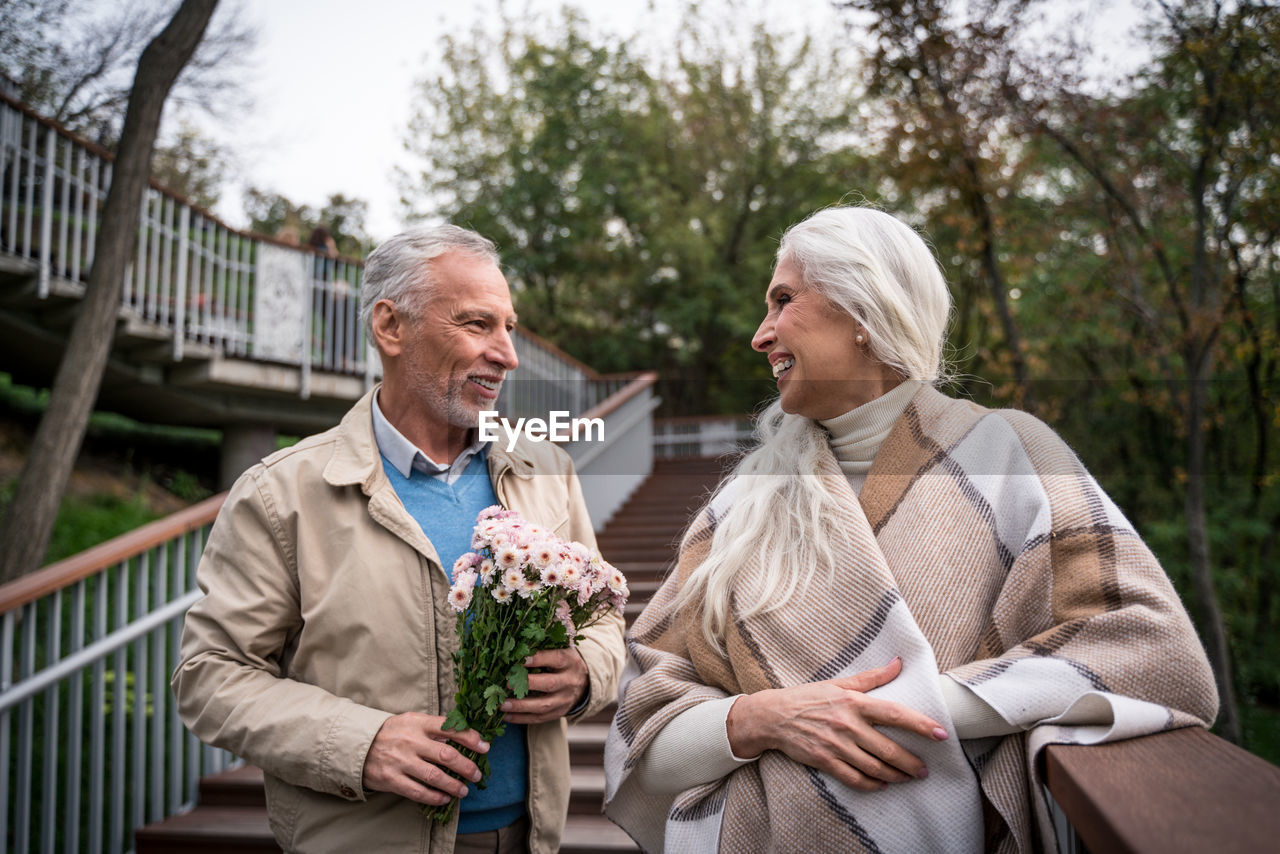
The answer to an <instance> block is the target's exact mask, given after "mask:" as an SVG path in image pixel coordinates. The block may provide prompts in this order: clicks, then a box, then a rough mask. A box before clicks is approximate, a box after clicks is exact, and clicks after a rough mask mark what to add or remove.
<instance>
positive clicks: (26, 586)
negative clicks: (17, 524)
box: [0, 492, 227, 614]
mask: <svg viewBox="0 0 1280 854" xmlns="http://www.w3.org/2000/svg"><path fill="white" fill-rule="evenodd" d="M226 499H227V493H225V492H223V493H220V494H218V495H215V496H213V497H212V498H206V499H205V500H204V501H201V502H199V503H198V504H193V505H191V506H190V507H187V508H185V509H183V510H179V511H178V512H177V513H174V514H172V515H170V516H166V517H164V518H163V519H157V520H156V521H154V522H149V523H147V524H146V525H143V526H142V527H141V528H136V529H134V530H132V531H129V532H127V533H124V534H121V535H120V536H118V537H115V538H113V539H110V540H107V541H106V542H105V543H99V544H98V545H96V546H93V547H92V548H89V549H86V550H84V551H82V552H80V553H79V554H75V555H72V556H71V557H69V558H65V559H63V560H60V561H58V562H56V563H51V564H49V565H48V566H46V567H43V568H41V569H37V570H36V571H35V572H32V573H29V574H27V575H24V576H23V577H22V578H19V579H17V580H15V581H10V582H9V583H8V584H5V585H3V586H0V614H4V613H6V612H8V611H12V610H13V609H14V608H20V607H22V606H23V605H25V604H27V603H28V602H34V601H35V600H36V599H39V598H40V597H41V596H47V595H48V594H50V593H52V592H54V591H55V590H61V589H62V588H64V587H69V586H70V585H72V584H75V583H76V582H77V581H79V580H80V579H82V578H88V577H89V576H91V575H93V574H95V573H97V572H100V571H102V570H103V569H106V568H107V567H109V566H114V565H115V564H117V563H120V562H121V561H125V560H128V559H129V558H131V557H135V556H137V555H140V554H142V553H143V552H145V551H146V550H147V549H151V548H155V547H156V546H158V545H160V544H161V543H165V542H168V541H169V540H172V539H174V538H175V537H180V536H182V535H183V534H185V533H187V532H188V531H194V530H195V529H197V528H202V527H204V526H205V525H208V524H210V523H212V522H213V520H214V519H215V518H217V516H218V511H219V510H220V509H221V508H222V502H224V501H226Z"/></svg>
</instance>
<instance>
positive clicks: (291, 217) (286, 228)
mask: <svg viewBox="0 0 1280 854" xmlns="http://www.w3.org/2000/svg"><path fill="white" fill-rule="evenodd" d="M244 212H245V215H246V216H247V217H249V230H250V231H256V232H259V233H261V234H270V235H274V236H276V237H278V238H281V239H283V240H285V241H287V242H291V243H297V244H306V243H307V242H308V241H309V240H310V239H311V238H312V236H313V235H315V234H316V230H317V229H324V230H326V231H328V232H329V234H330V236H332V237H333V240H334V244H335V247H336V249H337V252H338V254H340V255H345V256H346V257H348V258H363V257H364V256H365V255H367V254H369V252H370V251H372V249H373V241H372V239H371V238H370V237H369V234H368V232H367V231H366V230H365V219H366V218H367V217H368V215H369V203H368V202H365V201H363V200H361V199H354V198H349V197H347V196H345V195H343V194H342V193H334V194H332V195H331V196H329V198H328V199H327V200H326V201H325V203H324V204H323V205H321V206H320V208H319V209H316V208H313V207H311V206H310V205H306V204H303V205H299V204H295V203H294V202H293V201H292V200H291V199H289V198H288V197H286V196H282V195H280V194H279V193H275V192H271V191H269V190H263V189H260V188H257V187H250V188H249V190H248V192H247V193H246V194H245V198H244ZM321 248H323V247H321Z"/></svg>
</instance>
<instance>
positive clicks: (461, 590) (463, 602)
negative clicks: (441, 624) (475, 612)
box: [449, 587, 471, 614]
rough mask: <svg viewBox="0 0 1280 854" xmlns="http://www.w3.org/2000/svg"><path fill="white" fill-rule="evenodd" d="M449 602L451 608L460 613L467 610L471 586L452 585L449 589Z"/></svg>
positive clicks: (469, 602)
mask: <svg viewBox="0 0 1280 854" xmlns="http://www.w3.org/2000/svg"><path fill="white" fill-rule="evenodd" d="M449 604H450V605H452V606H453V610H455V611H457V612H458V613H459V614H461V613H462V612H463V611H465V610H467V606H468V605H470V604H471V588H470V587H452V588H450V589H449Z"/></svg>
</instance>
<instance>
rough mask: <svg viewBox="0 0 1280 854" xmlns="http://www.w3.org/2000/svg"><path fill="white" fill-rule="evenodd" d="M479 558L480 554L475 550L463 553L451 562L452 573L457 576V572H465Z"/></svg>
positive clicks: (476, 562) (478, 560) (477, 561)
mask: <svg viewBox="0 0 1280 854" xmlns="http://www.w3.org/2000/svg"><path fill="white" fill-rule="evenodd" d="M480 560H481V558H480V555H478V554H476V553H475V552H467V553H466V554H464V555H460V556H459V557H458V559H457V560H455V561H454V562H453V575H454V576H455V577H457V575H458V573H460V572H466V571H467V570H468V569H471V568H472V567H473V566H475V565H476V564H478V563H479V562H480Z"/></svg>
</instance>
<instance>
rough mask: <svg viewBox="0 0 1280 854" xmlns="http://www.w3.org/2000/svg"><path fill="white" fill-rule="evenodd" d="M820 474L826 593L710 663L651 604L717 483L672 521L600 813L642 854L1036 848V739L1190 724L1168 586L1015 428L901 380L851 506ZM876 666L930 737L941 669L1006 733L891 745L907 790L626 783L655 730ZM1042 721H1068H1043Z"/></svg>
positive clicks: (1088, 491)
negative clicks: (731, 702) (693, 508)
mask: <svg viewBox="0 0 1280 854" xmlns="http://www.w3.org/2000/svg"><path fill="white" fill-rule="evenodd" d="M820 469H821V470H820V471H818V472H815V473H814V475H813V476H816V477H821V478H823V479H824V481H825V485H826V487H827V488H828V489H829V490H831V491H832V492H833V493H835V494H837V495H838V496H840V497H842V498H844V499H845V500H844V501H842V502H841V504H842V512H841V513H840V514H839V517H838V518H833V519H830V520H829V524H830V525H831V530H832V534H833V538H834V543H835V546H836V551H837V554H838V555H839V557H838V565H837V566H836V567H833V568H832V569H833V570H834V577H835V579H836V580H835V583H834V586H833V587H827V586H826V585H825V583H824V584H822V585H815V587H816V588H817V589H809V590H804V591H799V593H798V595H796V596H795V597H793V598H792V599H791V600H789V601H788V602H787V603H786V604H785V605H784V606H783V607H782V608H780V609H778V610H775V611H772V612H770V613H768V614H761V615H756V616H755V617H752V618H750V619H748V620H745V621H744V620H741V619H739V620H737V621H735V623H734V625H733V626H732V627H731V629H730V631H729V636H728V637H727V638H726V641H725V647H726V654H725V655H721V654H719V653H717V652H716V651H715V650H714V649H713V648H712V647H711V646H710V645H709V644H707V643H706V641H705V639H704V638H703V636H702V632H701V623H700V615H698V614H696V613H694V612H692V611H690V612H680V613H677V612H675V610H674V609H673V607H672V605H673V602H674V600H675V597H676V594H677V592H678V591H679V588H680V585H681V584H682V583H683V582H684V581H685V580H686V579H687V578H688V576H689V574H690V573H691V572H692V571H693V570H694V568H696V567H697V566H698V565H699V564H700V563H701V561H702V560H703V559H704V558H705V557H706V555H707V553H708V551H709V549H710V545H711V541H712V538H713V537H714V536H715V532H716V521H717V511H719V514H720V518H722V517H723V513H724V512H726V508H725V507H724V506H723V505H724V504H726V503H731V497H732V492H731V491H730V492H729V493H728V499H729V500H728V501H727V502H726V501H717V502H716V504H715V505H713V506H711V507H708V508H706V509H704V510H703V511H702V513H701V514H700V515H699V516H698V517H697V518H696V519H695V520H694V522H693V524H692V525H691V526H690V528H689V530H688V532H687V533H686V534H685V538H684V541H683V543H682V545H681V551H680V557H679V561H678V563H677V566H676V570H675V572H673V573H672V574H671V575H670V576H669V577H668V579H667V581H666V582H665V583H664V584H663V585H662V587H661V589H660V590H659V591H658V593H657V594H656V596H655V597H654V599H653V601H652V603H651V604H650V605H649V606H648V607H647V608H646V609H645V612H644V613H643V614H642V615H641V616H640V618H639V619H638V620H637V621H636V624H635V626H634V627H633V629H632V630H631V632H630V633H629V635H628V648H629V653H630V656H629V663H628V672H627V673H626V674H625V675H624V689H623V693H622V697H621V699H620V703H619V709H618V714H617V716H616V717H615V719H614V722H613V726H612V727H611V730H610V733H609V740H608V744H607V746H606V754H605V766H606V774H607V786H606V792H605V803H606V810H605V811H606V813H607V814H608V815H609V816H610V817H611V818H612V819H613V820H614V821H616V822H617V823H618V824H620V825H621V826H622V827H624V828H625V829H626V830H627V831H628V832H630V833H631V835H632V836H633V837H634V838H635V839H636V840H637V841H638V842H639V843H640V844H641V845H642V846H643V847H644V848H645V849H646V850H649V851H660V850H666V851H668V852H685V851H696V852H701V851H715V850H719V851H731V852H747V851H750V852H758V851H795V852H802V851H803V852H814V851H868V852H877V851H879V852H900V851H901V852H917V851H976V850H980V849H985V850H993V851H1001V852H1006V851H1007V852H1013V851H1019V852H1027V851H1032V850H1037V849H1038V848H1040V847H1044V848H1047V849H1050V850H1052V849H1053V847H1054V843H1053V841H1052V834H1051V832H1050V831H1049V829H1048V826H1047V825H1048V822H1047V817H1046V815H1045V813H1044V809H1043V799H1042V798H1041V797H1039V795H1038V790H1037V788H1036V786H1035V784H1034V783H1033V779H1034V773H1035V772H1034V762H1033V760H1034V757H1035V755H1036V753H1037V751H1038V750H1039V749H1040V748H1041V747H1042V746H1044V745H1045V744H1048V743H1052V742H1074V743H1098V742H1102V741H1108V740H1114V739H1119V738H1127V737H1131V736H1136V735H1141V734H1145V733H1151V732H1157V731H1160V730H1164V729H1170V728H1175V727H1180V726H1187V725H1194V724H1200V725H1204V724H1205V723H1207V722H1208V721H1210V720H1212V718H1213V716H1214V714H1215V712H1216V705H1217V696H1216V691H1215V688H1214V683H1213V678H1212V674H1211V671H1210V669H1209V665H1208V662H1207V660H1206V658H1205V655H1204V651H1203V649H1202V647H1201V645H1200V643H1199V640H1198V639H1197V637H1196V634H1195V631H1194V629H1193V628H1192V626H1191V623H1190V620H1189V619H1188V618H1187V615H1186V612H1185V610H1184V609H1183V607H1182V605H1181V603H1180V602H1179V600H1178V597H1177V594H1176V593H1175V592H1174V590H1173V588H1172V586H1171V585H1170V583H1169V580H1168V578H1167V577H1166V576H1165V574H1164V572H1163V571H1162V570H1161V568H1160V566H1159V564H1158V563H1157V562H1156V560H1155V558H1154V556H1153V555H1152V554H1151V552H1150V551H1149V550H1148V549H1147V547H1146V546H1145V545H1144V544H1143V543H1142V541H1141V540H1140V539H1139V537H1138V535H1137V534H1136V533H1135V531H1134V530H1133V527H1132V526H1131V525H1130V524H1129V522H1128V521H1127V520H1126V519H1125V518H1124V516H1123V515H1122V514H1121V513H1120V511H1119V510H1118V509H1117V508H1116V507H1115V505H1114V504H1113V503H1112V502H1111V500H1110V499H1109V498H1108V497H1107V496H1106V495H1105V494H1104V493H1103V491H1102V490H1101V489H1100V488H1099V486H1098V485H1097V483H1096V482H1095V481H1094V479H1093V478H1092V477H1091V476H1090V475H1089V474H1088V473H1087V472H1086V471H1085V470H1084V468H1083V466H1082V465H1081V464H1080V462H1079V460H1078V459H1077V458H1076V456H1075V455H1074V454H1073V453H1072V452H1071V451H1070V449H1069V448H1067V447H1066V445H1065V444H1064V443H1063V442H1062V441H1061V439H1059V438H1058V437H1057V436H1056V435H1055V434H1054V433H1053V431H1051V430H1050V429H1049V428H1047V427H1046V426H1044V424H1042V423H1041V422H1039V421H1037V420H1036V419H1035V418H1033V417H1031V416H1029V415H1026V414H1024V413H1019V412H1014V411H990V410H986V409H983V408H981V407H979V406H976V405H973V404H971V403H967V402H963V401H956V400H952V399H950V398H947V397H945V396H944V395H942V394H940V393H938V392H937V391H935V390H933V389H931V388H928V387H924V388H922V389H921V390H920V391H919V392H918V393H917V394H916V395H915V397H914V398H913V399H912V402H911V404H910V405H909V406H908V407H907V409H906V410H905V412H904V413H903V414H902V416H901V417H900V418H899V419H898V421H897V423H896V424H895V425H894V427H893V430H892V431H891V433H890V434H889V436H888V438H887V439H886V440H885V442H884V444H883V445H882V446H881V449H880V452H879V454H878V455H877V457H876V459H875V462H874V464H873V466H872V469H871V471H870V473H869V475H868V477H867V480H866V483H865V485H864V487H863V490H862V493H861V500H859V497H858V496H855V495H854V494H853V492H852V490H851V489H850V487H849V485H848V482H847V481H846V479H845V477H844V475H843V474H842V473H841V472H840V469H839V466H838V464H837V463H836V460H835V458H834V457H830V458H828V459H826V460H824V461H823V465H822V466H821V467H820ZM722 497H723V496H722ZM786 559H787V556H786V555H769V554H760V555H759V556H758V557H757V558H756V559H754V560H752V561H750V562H749V563H748V564H746V565H743V566H742V567H741V568H740V570H739V578H738V579H737V580H736V581H735V585H734V591H735V592H734V597H735V599H737V600H741V599H745V598H747V597H750V596H752V595H753V590H756V589H758V585H759V582H760V570H761V567H762V566H763V562H764V561H776V560H786ZM817 577H819V578H822V577H825V576H824V575H823V573H819V574H818V576H817ZM895 655H900V656H901V657H902V658H903V671H902V674H901V675H900V676H899V677H898V678H897V679H896V680H894V681H893V682H891V683H890V684H889V685H886V686H884V687H883V688H880V689H877V690H876V691H875V692H874V693H875V694H876V695H877V696H882V697H885V698H887V699H892V700H896V701H898V702H902V703H904V704H906V705H909V706H911V707H913V708H916V709H918V710H920V711H921V712H924V713H925V714H928V715H929V716H931V717H933V718H934V719H935V720H937V721H939V722H940V723H942V724H943V725H944V726H946V727H948V729H950V728H951V721H950V718H949V715H948V714H947V711H946V706H945V704H944V702H943V700H942V697H941V693H940V691H939V689H938V684H937V674H938V673H939V672H942V673H946V674H948V675H949V676H951V677H953V678H955V679H957V680H958V681H960V682H961V683H962V684H964V685H966V686H968V687H969V688H970V689H972V690H973V691H974V692H975V693H977V694H978V696H980V697H981V698H982V699H983V700H985V701H986V702H987V703H988V704H990V705H991V706H992V707H994V708H995V709H996V711H998V712H999V713H1000V714H1001V716H1003V717H1004V718H1005V719H1006V720H1008V721H1009V722H1010V723H1013V724H1016V725H1018V726H1021V727H1023V728H1024V729H1025V730H1028V732H1024V733H1019V734H1016V735H1012V736H1006V737H1003V738H989V739H979V740H972V741H966V742H963V743H959V742H958V741H957V740H956V739H955V738H952V739H949V740H947V741H943V742H929V741H927V740H926V739H923V738H920V737H918V736H915V735H913V734H910V733H906V732H904V731H902V730H891V731H889V735H890V737H891V738H893V739H894V740H896V741H898V742H899V743H901V744H902V745H903V746H904V747H906V748H907V749H909V750H911V751H912V752H914V753H915V754H916V755H917V756H919V757H920V758H921V759H923V760H924V761H925V763H926V765H927V766H928V768H929V770H930V775H929V777H928V778H927V779H924V780H912V781H910V782H907V783H897V784H892V785H890V786H889V787H888V788H887V789H885V790H883V791H879V792H872V793H867V792H860V791H855V790H852V789H849V788H847V787H845V786H843V785H842V784H840V783H839V782H837V781H836V780H834V779H832V778H830V777H828V776H827V775H825V774H821V773H819V772H817V771H815V770H813V769H810V768H807V767H805V766H802V765H800V764H798V763H796V762H794V761H792V760H791V759H789V758H788V757H787V756H785V755H784V754H782V753H781V752H779V751H767V752H766V753H765V754H764V755H762V756H761V757H760V760H759V761H758V762H754V763H750V764H747V765H743V766H741V767H740V768H738V769H737V770H735V771H734V772H732V773H731V774H729V775H728V776H727V777H724V778H722V779H721V780H718V781H715V782H712V783H707V784H705V785H702V786H697V787H695V788H693V789H690V790H688V791H685V792H682V793H680V794H679V795H676V796H675V797H671V796H663V795H652V794H649V793H647V792H645V791H642V790H641V789H640V788H639V786H638V785H637V784H636V782H635V781H634V780H633V779H631V775H630V771H631V769H632V767H634V765H635V762H636V760H637V759H638V758H639V757H640V756H642V755H643V753H644V751H645V749H646V748H647V746H648V744H649V743H650V742H651V741H652V739H653V737H654V735H656V734H657V733H658V732H659V731H660V730H661V729H662V727H664V726H665V725H666V724H667V723H668V722H670V721H671V719H672V718H674V717H675V716H677V715H678V714H680V713H681V712H682V711H684V710H686V709H688V708H691V707H692V706H694V705H696V704H698V703H701V702H704V701H706V700H710V699H715V698H720V697H726V696H731V695H734V694H738V693H750V692H754V691H759V690H763V689H767V688H776V687H784V686H788V685H796V684H802V683H805V682H809V681H815V680H821V679H830V678H833V677H837V676H844V675H851V674H854V673H858V672H860V671H863V670H867V669H870V668H873V667H879V666H881V665H883V664H885V663H886V662H887V661H889V660H890V659H891V658H892V657H893V656H895ZM1064 713H1067V714H1064ZM1059 717H1064V718H1066V719H1068V720H1071V721H1074V722H1075V724H1076V725H1073V726H1061V725H1055V724H1054V720H1055V719H1057V718H1059ZM1089 721H1094V722H1096V725H1085V723H1087V722H1089ZM1033 813H1034V814H1035V816H1036V817H1035V818H1033Z"/></svg>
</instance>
